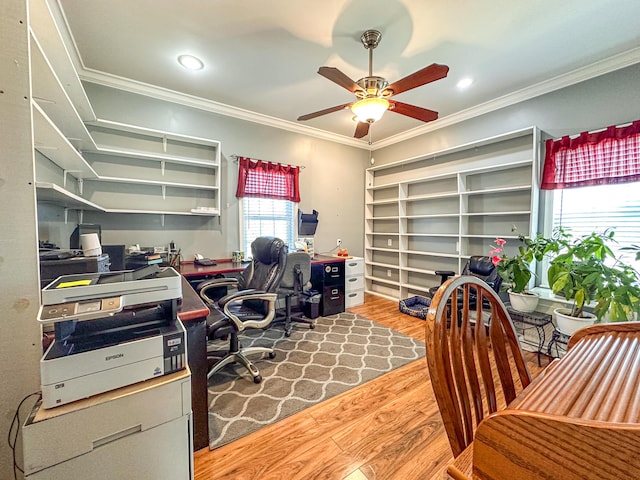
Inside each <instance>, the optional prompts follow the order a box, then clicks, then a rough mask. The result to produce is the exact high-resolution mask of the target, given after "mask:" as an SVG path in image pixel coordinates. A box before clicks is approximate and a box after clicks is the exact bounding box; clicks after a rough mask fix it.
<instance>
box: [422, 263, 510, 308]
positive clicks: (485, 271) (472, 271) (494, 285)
mask: <svg viewBox="0 0 640 480" xmlns="http://www.w3.org/2000/svg"><path fill="white" fill-rule="evenodd" d="M435 273H436V275H440V278H441V280H440V285H442V284H443V283H444V282H446V281H447V279H448V278H449V277H452V276H454V275H455V272H453V271H449V270H438V271H436V272H435ZM461 275H470V276H472V277H476V278H479V279H480V280H482V281H484V282H485V283H486V284H487V285H489V286H490V287H491V289H492V290H493V291H494V292H496V293H497V294H499V293H500V288H501V287H502V277H501V276H500V274H499V273H498V269H497V268H496V266H495V265H494V264H493V262H492V261H491V258H490V257H486V256H482V255H474V256H472V257H469V260H467V263H466V264H465V266H464V268H463V269H462V273H461ZM440 285H438V286H437V287H431V288H430V289H429V295H428V296H429V297H431V298H433V295H434V294H435V292H436V291H437V290H438V288H440ZM476 301H477V295H475V294H472V295H471V296H470V297H469V306H470V307H474V306H475V304H476ZM485 306H486V305H485Z"/></svg>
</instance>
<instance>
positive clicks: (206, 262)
mask: <svg viewBox="0 0 640 480" xmlns="http://www.w3.org/2000/svg"><path fill="white" fill-rule="evenodd" d="M193 263H194V265H201V266H203V267H212V266H214V265H216V262H214V261H213V260H211V259H210V258H206V257H203V256H202V255H200V254H199V253H196V256H195V258H194V260H193Z"/></svg>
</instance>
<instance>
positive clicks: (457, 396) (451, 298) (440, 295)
mask: <svg viewBox="0 0 640 480" xmlns="http://www.w3.org/2000/svg"><path fill="white" fill-rule="evenodd" d="M472 294H473V295H475V296H476V298H477V301H476V302H475V306H474V308H473V309H470V308H469V298H470V296H471V295H472ZM483 305H484V310H483ZM483 313H484V317H483ZM487 316H488V317H487ZM487 318H488V321H487V320H486V319H487ZM426 344H427V365H428V368H429V374H430V377H431V383H432V385H433V390H434V393H435V396H436V400H437V402H438V407H439V408H440V413H441V415H442V420H443V423H444V426H445V430H446V432H447V436H448V438H449V443H450V444H451V449H452V451H453V454H454V456H458V455H459V454H460V453H462V451H463V450H464V449H465V448H466V447H467V446H468V445H469V444H470V443H471V442H472V441H473V436H474V432H475V429H476V427H477V425H478V424H479V423H480V422H481V421H482V419H483V418H484V417H485V416H486V415H488V414H489V413H492V412H495V411H497V410H498V409H500V408H504V406H506V404H507V403H509V402H511V401H512V400H513V399H514V398H515V396H516V393H517V392H518V391H519V390H521V389H523V388H524V387H526V386H527V385H528V384H529V383H530V382H531V376H530V374H529V371H528V370H527V367H526V363H525V361H524V358H523V357H522V352H521V350H520V346H519V344H518V339H517V337H516V334H515V331H514V328H513V324H512V322H511V318H510V316H509V314H508V312H507V310H506V308H505V306H504V304H503V303H502V301H501V300H500V298H499V297H498V295H497V294H496V293H495V291H494V290H493V289H492V288H491V287H490V286H489V285H487V284H486V283H484V282H483V281H482V280H480V279H478V278H476V277H472V276H461V277H454V278H450V279H449V280H447V281H446V282H445V283H443V284H442V285H441V286H440V288H439V289H438V291H437V292H436V294H435V295H434V297H433V299H432V302H431V306H430V308H429V311H428V314H427V319H426Z"/></svg>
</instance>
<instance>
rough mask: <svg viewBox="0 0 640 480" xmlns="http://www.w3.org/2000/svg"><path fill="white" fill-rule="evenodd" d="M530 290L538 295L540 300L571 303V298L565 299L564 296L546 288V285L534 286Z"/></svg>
mask: <svg viewBox="0 0 640 480" xmlns="http://www.w3.org/2000/svg"><path fill="white" fill-rule="evenodd" d="M531 291H532V292H533V293H537V294H538V296H539V297H540V300H547V301H550V302H555V303H559V304H562V305H572V304H573V301H572V300H567V299H566V298H564V297H561V296H560V295H556V294H555V293H553V292H552V291H551V289H550V288H547V287H535V288H532V289H531Z"/></svg>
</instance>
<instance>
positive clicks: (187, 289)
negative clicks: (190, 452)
mask: <svg viewBox="0 0 640 480" xmlns="http://www.w3.org/2000/svg"><path fill="white" fill-rule="evenodd" d="M207 315H209V309H208V308H207V306H206V305H205V304H204V302H203V301H202V299H201V298H200V296H199V295H197V294H196V292H194V291H193V288H191V285H190V284H189V282H188V281H187V280H186V279H185V278H184V277H182V301H181V302H180V304H179V305H178V318H179V319H180V320H181V321H182V323H183V325H184V328H185V330H186V332H187V361H188V363H189V369H190V370H191V410H192V412H193V449H194V450H199V449H201V448H204V447H208V446H209V401H208V399H207V395H208V390H207V370H208V365H207Z"/></svg>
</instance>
